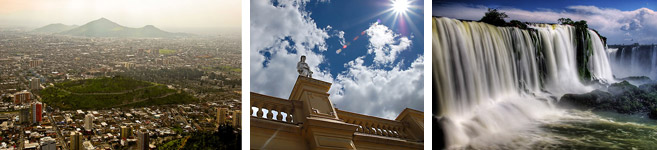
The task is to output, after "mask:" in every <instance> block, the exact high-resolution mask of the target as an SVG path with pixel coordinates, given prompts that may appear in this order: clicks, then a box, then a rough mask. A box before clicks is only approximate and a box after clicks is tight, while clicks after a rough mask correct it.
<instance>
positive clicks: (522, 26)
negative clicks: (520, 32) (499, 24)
mask: <svg viewBox="0 0 657 150" xmlns="http://www.w3.org/2000/svg"><path fill="white" fill-rule="evenodd" d="M509 26H513V27H518V28H520V29H527V24H525V23H522V22H520V21H518V20H511V22H509Z"/></svg>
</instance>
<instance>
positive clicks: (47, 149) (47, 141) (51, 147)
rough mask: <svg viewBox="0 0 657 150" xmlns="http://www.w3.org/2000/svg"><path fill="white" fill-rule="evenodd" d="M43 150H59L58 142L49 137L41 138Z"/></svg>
mask: <svg viewBox="0 0 657 150" xmlns="http://www.w3.org/2000/svg"><path fill="white" fill-rule="evenodd" d="M41 150H57V142H56V141H55V139H53V138H51V137H49V136H47V137H44V138H41Z"/></svg>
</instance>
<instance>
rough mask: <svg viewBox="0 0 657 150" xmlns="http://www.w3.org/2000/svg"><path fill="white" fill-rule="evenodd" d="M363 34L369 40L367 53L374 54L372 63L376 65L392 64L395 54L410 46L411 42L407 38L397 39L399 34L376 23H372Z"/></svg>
mask: <svg viewBox="0 0 657 150" xmlns="http://www.w3.org/2000/svg"><path fill="white" fill-rule="evenodd" d="M365 33H366V34H367V36H369V38H370V39H369V41H370V45H369V46H368V47H369V49H368V50H367V53H368V54H372V53H374V63H376V64H377V65H385V64H390V63H392V62H394V60H396V59H397V54H399V53H400V52H401V51H404V50H407V49H408V47H410V46H411V40H409V39H408V38H407V37H401V38H399V34H396V33H394V32H393V31H392V30H390V29H388V27H386V26H385V25H380V24H378V23H373V24H372V25H371V26H370V28H368V29H367V30H365Z"/></svg>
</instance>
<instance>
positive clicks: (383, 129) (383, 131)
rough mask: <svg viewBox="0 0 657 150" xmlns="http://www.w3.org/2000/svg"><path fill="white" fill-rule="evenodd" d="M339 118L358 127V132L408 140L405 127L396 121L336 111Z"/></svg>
mask: <svg viewBox="0 0 657 150" xmlns="http://www.w3.org/2000/svg"><path fill="white" fill-rule="evenodd" d="M336 111H337V113H338V118H340V119H341V120H343V121H344V122H346V123H350V124H355V125H358V128H356V131H357V132H360V133H366V134H373V135H380V136H386V137H395V138H402V139H407V138H408V135H406V134H405V133H404V125H403V124H402V123H401V122H399V121H396V120H388V119H383V118H377V117H372V116H367V115H362V114H356V113H352V112H347V111H342V110H336Z"/></svg>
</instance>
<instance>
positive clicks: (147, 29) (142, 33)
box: [60, 18, 188, 37]
mask: <svg viewBox="0 0 657 150" xmlns="http://www.w3.org/2000/svg"><path fill="white" fill-rule="evenodd" d="M60 34H64V35H72V36H86V37H176V36H188V34H184V33H171V32H166V31H163V30H160V29H159V28H157V27H155V26H153V25H147V26H144V27H141V28H130V27H125V26H122V25H119V24H117V23H115V22H112V21H110V20H108V19H105V18H100V19H98V20H94V21H91V22H89V23H87V24H84V25H82V26H79V27H77V28H73V29H70V30H67V31H63V32H60Z"/></svg>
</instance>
